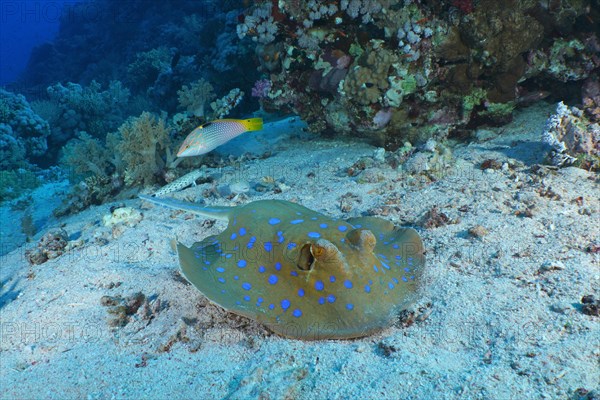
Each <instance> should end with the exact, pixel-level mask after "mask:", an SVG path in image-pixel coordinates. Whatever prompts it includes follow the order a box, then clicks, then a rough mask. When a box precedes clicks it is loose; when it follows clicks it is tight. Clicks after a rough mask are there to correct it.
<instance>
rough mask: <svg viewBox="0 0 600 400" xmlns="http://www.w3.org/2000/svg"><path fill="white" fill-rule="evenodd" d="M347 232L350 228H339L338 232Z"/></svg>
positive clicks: (342, 226) (343, 226) (341, 226)
mask: <svg viewBox="0 0 600 400" xmlns="http://www.w3.org/2000/svg"><path fill="white" fill-rule="evenodd" d="M347 230H348V227H347V226H345V225H340V226H338V231H340V232H346V231H347Z"/></svg>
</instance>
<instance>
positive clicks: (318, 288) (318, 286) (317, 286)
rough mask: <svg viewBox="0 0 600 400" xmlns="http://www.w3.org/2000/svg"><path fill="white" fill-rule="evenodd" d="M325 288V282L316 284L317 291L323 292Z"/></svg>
mask: <svg viewBox="0 0 600 400" xmlns="http://www.w3.org/2000/svg"><path fill="white" fill-rule="evenodd" d="M324 288H325V285H324V284H323V281H316V282H315V289H317V290H323V289H324Z"/></svg>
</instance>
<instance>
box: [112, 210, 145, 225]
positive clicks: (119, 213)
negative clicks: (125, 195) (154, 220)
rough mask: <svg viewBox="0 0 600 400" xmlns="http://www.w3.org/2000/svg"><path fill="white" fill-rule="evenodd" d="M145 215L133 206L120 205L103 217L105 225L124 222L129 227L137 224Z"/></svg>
mask: <svg viewBox="0 0 600 400" xmlns="http://www.w3.org/2000/svg"><path fill="white" fill-rule="evenodd" d="M142 218H143V216H142V213H140V212H139V211H138V210H136V209H135V208H133V207H119V208H115V209H112V210H111V213H110V214H106V215H104V217H102V223H103V224H104V226H113V225H116V224H124V225H126V226H129V227H134V226H136V225H137V224H138V223H139V222H140V221H141V220H142Z"/></svg>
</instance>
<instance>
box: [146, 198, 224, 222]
mask: <svg viewBox="0 0 600 400" xmlns="http://www.w3.org/2000/svg"><path fill="white" fill-rule="evenodd" d="M139 197H140V199H142V200H145V201H147V202H150V203H153V204H158V205H160V206H164V207H169V208H173V209H175V210H182V211H187V212H191V213H194V214H198V215H201V216H203V217H206V218H214V219H220V220H223V221H229V217H230V216H231V215H232V212H233V209H234V208H233V207H223V206H212V207H203V206H200V205H198V204H196V203H191V202H189V201H181V200H176V199H172V198H158V197H151V196H147V195H144V194H140V195H139Z"/></svg>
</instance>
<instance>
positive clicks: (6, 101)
mask: <svg viewBox="0 0 600 400" xmlns="http://www.w3.org/2000/svg"><path fill="white" fill-rule="evenodd" d="M49 135H50V128H49V126H48V123H47V122H46V121H44V120H43V119H42V118H41V117H40V116H39V115H37V114H36V113H35V112H34V111H33V110H32V109H31V106H30V105H29V103H28V102H27V100H26V99H25V97H24V96H23V95H19V94H15V93H12V92H8V91H6V90H4V89H0V154H2V155H5V156H6V158H5V157H2V158H1V159H0V166H2V167H4V168H15V167H23V166H25V165H27V164H28V162H33V161H36V159H39V158H40V157H42V156H44V155H45V153H46V151H47V150H48V144H47V137H48V136H49Z"/></svg>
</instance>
